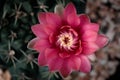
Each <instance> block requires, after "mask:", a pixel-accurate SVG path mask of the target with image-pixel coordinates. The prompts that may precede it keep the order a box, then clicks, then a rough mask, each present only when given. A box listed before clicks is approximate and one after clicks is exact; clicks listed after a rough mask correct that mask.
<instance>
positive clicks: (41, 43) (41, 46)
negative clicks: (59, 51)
mask: <svg viewBox="0 0 120 80" xmlns="http://www.w3.org/2000/svg"><path fill="white" fill-rule="evenodd" d="M50 46H51V45H50V43H49V41H48V40H45V39H44V40H43V39H39V40H38V41H37V42H36V43H35V45H34V49H35V50H37V51H39V52H44V50H45V49H46V48H49V47H50Z"/></svg>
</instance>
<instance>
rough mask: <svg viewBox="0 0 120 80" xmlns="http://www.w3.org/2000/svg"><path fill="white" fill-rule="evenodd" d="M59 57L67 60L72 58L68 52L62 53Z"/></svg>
mask: <svg viewBox="0 0 120 80" xmlns="http://www.w3.org/2000/svg"><path fill="white" fill-rule="evenodd" d="M59 56H60V57H61V58H67V57H69V56H70V53H67V52H60V53H59Z"/></svg>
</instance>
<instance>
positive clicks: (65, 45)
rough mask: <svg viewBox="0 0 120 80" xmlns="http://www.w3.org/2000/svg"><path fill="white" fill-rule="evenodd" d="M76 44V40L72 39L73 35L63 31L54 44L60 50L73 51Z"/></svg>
mask: <svg viewBox="0 0 120 80" xmlns="http://www.w3.org/2000/svg"><path fill="white" fill-rule="evenodd" d="M77 43H78V38H76V37H74V34H73V33H72V32H69V31H64V32H61V34H59V35H58V36H57V42H56V44H57V45H58V46H59V47H60V49H64V50H66V51H73V50H74V49H75V48H76V47H77V46H76V44H77Z"/></svg>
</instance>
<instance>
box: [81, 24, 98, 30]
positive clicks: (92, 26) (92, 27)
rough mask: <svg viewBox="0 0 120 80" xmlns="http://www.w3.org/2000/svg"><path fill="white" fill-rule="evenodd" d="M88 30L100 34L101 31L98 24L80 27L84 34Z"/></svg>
mask: <svg viewBox="0 0 120 80" xmlns="http://www.w3.org/2000/svg"><path fill="white" fill-rule="evenodd" d="M86 30H91V31H95V32H98V31H99V25H98V24H96V23H88V24H84V25H83V26H81V27H80V31H81V32H84V31H86Z"/></svg>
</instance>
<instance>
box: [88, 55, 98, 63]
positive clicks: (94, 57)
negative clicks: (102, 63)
mask: <svg viewBox="0 0 120 80" xmlns="http://www.w3.org/2000/svg"><path fill="white" fill-rule="evenodd" d="M87 57H88V59H89V60H90V61H95V60H96V56H95V54H90V55H87Z"/></svg>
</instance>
